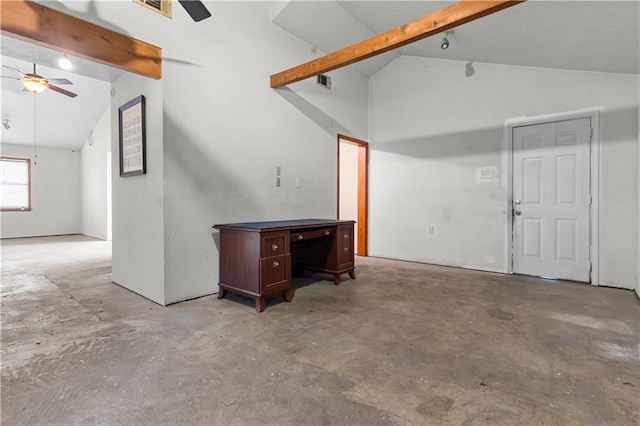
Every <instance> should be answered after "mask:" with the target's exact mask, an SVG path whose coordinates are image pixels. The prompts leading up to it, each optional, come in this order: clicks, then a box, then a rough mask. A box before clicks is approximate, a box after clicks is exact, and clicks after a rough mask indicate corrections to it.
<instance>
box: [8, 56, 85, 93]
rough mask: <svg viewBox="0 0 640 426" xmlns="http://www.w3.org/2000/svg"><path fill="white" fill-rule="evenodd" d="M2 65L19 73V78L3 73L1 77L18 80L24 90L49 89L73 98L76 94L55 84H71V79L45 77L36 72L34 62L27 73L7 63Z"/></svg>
mask: <svg viewBox="0 0 640 426" xmlns="http://www.w3.org/2000/svg"><path fill="white" fill-rule="evenodd" d="M2 67H3V68H6V69H8V70H9V71H12V72H14V73H16V74H18V75H20V78H18V77H11V76H6V75H3V76H1V77H3V78H11V79H14V80H20V81H21V82H22V85H23V86H24V89H23V90H24V91H25V92H32V93H34V94H35V93H39V92H42V91H43V90H44V89H51V90H53V91H54V92H58V93H61V94H63V95H65V96H69V97H70V98H75V97H76V96H78V95H77V94H75V93H73V92H70V91H68V90H65V89H63V88H62V87H58V86H56V84H73V83H72V82H71V81H69V80H67V79H66V78H45V77H43V76H41V75H38V74H37V73H36V64H33V72H32V73H27V74H25V73H23V72H22V71H20V70H17V69H15V68H13V67H10V66H7V65H2Z"/></svg>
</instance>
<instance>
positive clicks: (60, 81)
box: [47, 78, 73, 84]
mask: <svg viewBox="0 0 640 426" xmlns="http://www.w3.org/2000/svg"><path fill="white" fill-rule="evenodd" d="M47 81H48V82H49V83H53V84H73V83H72V82H71V81H69V80H67V79H66V78H47Z"/></svg>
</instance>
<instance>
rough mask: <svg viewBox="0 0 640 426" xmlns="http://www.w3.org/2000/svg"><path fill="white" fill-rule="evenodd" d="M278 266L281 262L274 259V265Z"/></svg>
mask: <svg viewBox="0 0 640 426" xmlns="http://www.w3.org/2000/svg"><path fill="white" fill-rule="evenodd" d="M278 266H280V262H278V261H277V260H274V261H273V267H274V268H277V267H278Z"/></svg>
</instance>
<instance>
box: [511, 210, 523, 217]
mask: <svg viewBox="0 0 640 426" xmlns="http://www.w3.org/2000/svg"><path fill="white" fill-rule="evenodd" d="M513 214H515V215H516V216H520V215H521V214H522V212H521V211H520V210H514V211H513Z"/></svg>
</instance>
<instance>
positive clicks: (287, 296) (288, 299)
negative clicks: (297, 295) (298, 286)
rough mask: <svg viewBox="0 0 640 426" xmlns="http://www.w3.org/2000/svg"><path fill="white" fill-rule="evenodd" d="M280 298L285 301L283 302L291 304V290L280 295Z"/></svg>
mask: <svg viewBox="0 0 640 426" xmlns="http://www.w3.org/2000/svg"><path fill="white" fill-rule="evenodd" d="M282 298H283V299H284V300H285V302H291V301H292V300H293V290H292V289H289V290H287V291H285V292H284V293H282Z"/></svg>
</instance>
